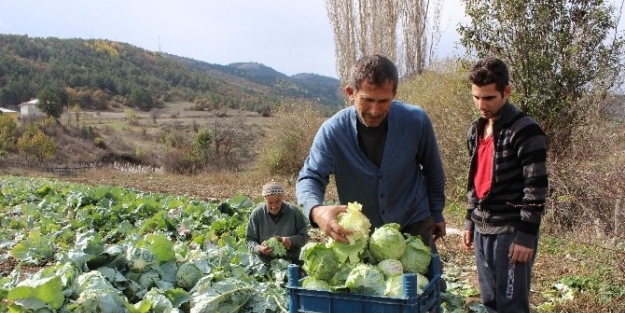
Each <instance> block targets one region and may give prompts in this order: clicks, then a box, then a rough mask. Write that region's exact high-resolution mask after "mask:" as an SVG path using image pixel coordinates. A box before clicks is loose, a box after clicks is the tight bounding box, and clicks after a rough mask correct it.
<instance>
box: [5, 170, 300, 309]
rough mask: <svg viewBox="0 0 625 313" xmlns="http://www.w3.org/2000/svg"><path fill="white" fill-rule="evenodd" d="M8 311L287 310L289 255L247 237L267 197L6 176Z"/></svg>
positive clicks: (6, 305)
mask: <svg viewBox="0 0 625 313" xmlns="http://www.w3.org/2000/svg"><path fill="white" fill-rule="evenodd" d="M0 184H1V186H0V187H1V193H0V208H1V209H0V227H1V229H2V231H1V232H0V263H5V264H7V263H8V262H7V261H8V260H10V259H14V260H17V265H16V266H15V267H14V268H13V269H11V270H9V271H7V272H6V273H5V272H2V273H1V274H2V276H1V277H0V299H2V300H1V302H0V311H1V312H7V311H8V312H130V313H142V312H285V311H286V306H287V303H288V300H287V298H286V293H285V289H284V281H285V275H286V268H287V266H288V263H287V262H286V261H285V262H274V263H272V266H271V267H266V266H263V264H262V263H260V262H259V261H258V260H257V258H255V257H254V256H253V255H252V254H251V253H250V252H249V250H248V249H247V247H246V246H245V240H244V234H245V227H246V221H247V217H248V215H249V213H250V211H251V209H253V207H254V206H255V204H256V203H258V202H259V201H260V200H261V199H249V198H247V197H243V196H235V197H233V198H231V199H227V200H224V201H213V202H208V201H202V200H199V199H194V198H191V197H187V196H170V195H163V194H155V193H150V192H142V191H139V190H133V189H127V188H119V187H111V186H98V187H91V186H87V185H81V184H73V183H64V182H59V181H56V180H50V179H34V178H25V177H12V176H6V177H2V180H1V182H0Z"/></svg>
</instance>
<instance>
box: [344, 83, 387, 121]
mask: <svg viewBox="0 0 625 313" xmlns="http://www.w3.org/2000/svg"><path fill="white" fill-rule="evenodd" d="M345 91H346V92H347V95H348V96H349V99H350V100H351V101H353V102H354V106H355V107H356V114H358V118H360V121H361V122H362V123H363V124H365V126H367V127H377V126H379V125H380V124H381V123H382V122H383V121H384V119H385V118H386V115H387V114H388V111H389V110H390V109H391V103H392V102H393V98H394V97H395V92H393V83H392V82H391V81H387V82H386V83H385V84H384V85H382V86H374V85H372V84H370V83H368V82H366V81H364V82H363V83H362V84H361V85H360V89H358V90H357V91H356V90H354V88H352V87H350V86H347V87H345Z"/></svg>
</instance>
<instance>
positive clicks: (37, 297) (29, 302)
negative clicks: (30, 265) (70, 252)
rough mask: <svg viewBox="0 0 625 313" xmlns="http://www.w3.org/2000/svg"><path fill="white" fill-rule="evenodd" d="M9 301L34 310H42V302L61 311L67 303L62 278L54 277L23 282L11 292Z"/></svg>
mask: <svg viewBox="0 0 625 313" xmlns="http://www.w3.org/2000/svg"><path fill="white" fill-rule="evenodd" d="M8 299H9V300H14V301H15V303H19V304H21V305H22V306H24V307H26V308H28V309H32V310H37V309H40V308H41V306H40V305H41V302H43V303H45V304H47V305H49V306H50V307H52V308H53V309H59V308H60V307H61V306H62V305H63V301H65V296H64V295H63V284H62V283H61V278H60V277H58V276H54V277H50V278H43V279H38V280H25V281H23V282H21V283H20V284H18V285H17V286H16V287H15V288H13V289H11V290H10V291H9V295H8Z"/></svg>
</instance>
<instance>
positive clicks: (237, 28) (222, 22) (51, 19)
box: [0, 0, 464, 77]
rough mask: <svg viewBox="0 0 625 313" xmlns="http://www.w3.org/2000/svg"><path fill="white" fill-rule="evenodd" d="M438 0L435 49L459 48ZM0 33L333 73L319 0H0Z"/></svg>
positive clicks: (453, 4)
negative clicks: (439, 36)
mask: <svg viewBox="0 0 625 313" xmlns="http://www.w3.org/2000/svg"><path fill="white" fill-rule="evenodd" d="M441 1H442V0H441ZM443 3H444V8H443V15H442V18H441V28H442V31H443V33H442V39H441V43H440V47H439V49H438V54H439V55H454V54H458V50H457V49H456V48H455V46H456V45H455V44H454V42H456V41H457V40H458V38H459V37H458V34H457V32H456V26H457V24H458V21H459V20H460V19H461V18H462V16H464V11H463V8H462V6H461V5H460V0H444V1H443ZM0 33H3V34H19V35H28V36H30V37H58V38H84V39H90V38H100V39H109V40H114V41H120V42H125V43H129V44H132V45H135V46H138V47H141V48H144V49H148V50H151V51H162V52H167V53H170V54H174V55H178V56H183V57H190V58H193V59H197V60H200V61H205V62H209V63H216V64H223V65H225V64H229V63H233V62H258V63H262V64H264V65H267V66H269V67H272V68H273V69H275V70H277V71H279V72H282V73H284V74H287V75H294V74H297V73H316V74H320V75H326V76H331V77H337V75H336V65H335V60H334V35H333V32H332V28H331V26H330V23H329V20H328V17H327V15H326V9H325V1H324V0H219V1H217V0H180V1H171V0H107V1H103V0H62V1H51V0H0Z"/></svg>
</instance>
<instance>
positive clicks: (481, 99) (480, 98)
mask: <svg viewBox="0 0 625 313" xmlns="http://www.w3.org/2000/svg"><path fill="white" fill-rule="evenodd" d="M510 92H511V90H510V86H506V88H505V89H504V91H503V95H502V93H501V92H500V91H498V90H497V84H495V83H492V84H489V85H485V86H478V85H471V93H472V94H473V102H474V103H475V107H476V108H477V109H478V111H480V116H482V117H483V118H486V119H489V120H496V119H497V118H498V117H499V112H500V111H501V108H502V107H503V105H504V104H506V102H507V101H508V98H509V97H510Z"/></svg>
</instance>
